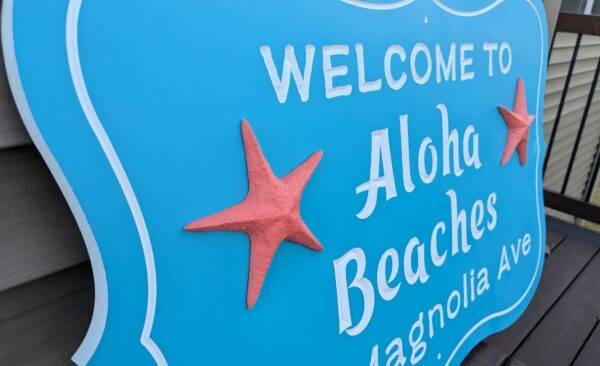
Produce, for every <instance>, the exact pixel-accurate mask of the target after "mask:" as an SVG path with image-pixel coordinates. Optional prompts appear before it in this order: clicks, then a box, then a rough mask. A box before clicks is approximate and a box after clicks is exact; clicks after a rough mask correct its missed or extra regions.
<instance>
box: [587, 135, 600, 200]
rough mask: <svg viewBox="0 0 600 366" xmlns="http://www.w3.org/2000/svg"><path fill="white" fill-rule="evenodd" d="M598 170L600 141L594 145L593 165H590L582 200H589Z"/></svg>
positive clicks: (599, 164) (599, 165)
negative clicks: (590, 168)
mask: <svg viewBox="0 0 600 366" xmlns="http://www.w3.org/2000/svg"><path fill="white" fill-rule="evenodd" d="M598 170H600V142H598V146H597V147H596V158H595V159H594V165H592V170H591V171H590V175H589V176H588V180H587V182H586V183H585V192H584V195H583V200H584V201H585V202H590V200H591V198H592V193H593V192H594V186H595V184H596V179H597V178H598Z"/></svg>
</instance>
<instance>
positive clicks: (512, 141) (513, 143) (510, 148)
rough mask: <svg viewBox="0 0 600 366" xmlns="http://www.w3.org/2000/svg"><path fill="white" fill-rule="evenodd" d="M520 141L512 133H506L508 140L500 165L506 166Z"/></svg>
mask: <svg viewBox="0 0 600 366" xmlns="http://www.w3.org/2000/svg"><path fill="white" fill-rule="evenodd" d="M520 141H521V139H519V138H518V136H516V134H515V133H514V132H512V131H511V130H509V131H508V138H507V139H506V146H505V147H504V153H502V161H501V162H500V163H501V164H502V165H506V163H508V161H509V160H510V157H511V156H512V154H513V153H514V152H515V149H516V148H517V145H518V144H519V143H520Z"/></svg>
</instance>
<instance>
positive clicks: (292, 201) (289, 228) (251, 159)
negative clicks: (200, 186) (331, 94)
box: [185, 120, 323, 309]
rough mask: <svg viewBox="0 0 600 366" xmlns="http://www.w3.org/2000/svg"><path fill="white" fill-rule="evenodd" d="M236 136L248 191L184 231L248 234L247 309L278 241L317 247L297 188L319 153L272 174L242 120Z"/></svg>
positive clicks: (255, 294)
mask: <svg viewBox="0 0 600 366" xmlns="http://www.w3.org/2000/svg"><path fill="white" fill-rule="evenodd" d="M242 138H243V140H244V150H245V152H246V166H247V170H248V194H247V195H246V198H245V199H244V200H243V201H242V202H241V203H239V204H237V205H235V206H232V207H230V208H227V209H225V210H223V211H221V212H218V213H216V214H213V215H211V216H208V217H205V218H203V219H200V220H197V221H194V222H192V223H190V224H188V225H186V227H185V230H187V231H243V232H245V233H246V234H248V236H249V237H250V269H249V273H248V290H247V293H246V306H247V307H248V308H249V309H252V308H253V307H254V305H255V304H256V301H257V300H258V297H259V295H260V291H261V288H262V285H263V282H264V279H265V277H266V275H267V271H268V270H269V267H270V265H271V261H272V260H273V257H274V256H275V252H276V251H277V249H278V248H279V245H280V244H281V242H282V241H284V240H289V241H292V242H294V243H297V244H301V245H304V246H306V247H308V248H310V249H313V250H316V251H322V250H323V247H322V246H321V244H320V243H319V241H318V240H317V239H316V238H315V237H314V236H313V234H312V233H311V232H310V230H309V229H308V227H307V226H306V224H304V222H303V221H302V218H301V216H300V199H301V197H302V191H303V190H304V187H305V186H306V183H308V181H309V179H310V177H311V176H312V174H313V172H314V170H315V168H316V167H317V165H318V164H319V161H320V160H321V157H322V156H323V152H322V151H319V152H317V153H314V154H313V155H312V156H311V157H310V158H308V159H307V160H306V161H304V162H303V163H302V164H301V165H300V166H299V167H297V168H296V169H294V171H292V172H291V173H289V174H288V175H287V176H286V177H284V178H283V179H278V178H277V177H276V176H275V174H274V173H273V171H272V170H271V167H270V166H269V163H268V162H267V160H266V159H265V157H264V155H263V152H262V150H261V148H260V145H259V144H258V141H257V140H256V136H255V135H254V132H253V131H252V128H251V127H250V124H248V122H247V121H246V120H243V121H242Z"/></svg>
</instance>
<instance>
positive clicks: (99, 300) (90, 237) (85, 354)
mask: <svg viewBox="0 0 600 366" xmlns="http://www.w3.org/2000/svg"><path fill="white" fill-rule="evenodd" d="M13 10H14V0H4V2H3V4H2V51H3V54H4V63H5V67H6V73H7V75H8V82H9V84H10V88H11V90H12V94H13V98H14V100H15V104H16V105H17V109H18V110H19V114H20V115H21V119H22V120H23V123H24V124H25V128H26V129H27V132H28V133H29V136H30V137H31V139H32V140H33V143H34V144H35V146H36V147H37V149H38V150H39V151H40V154H41V155H42V158H43V159H44V161H45V162H46V164H47V165H48V168H49V169H50V172H51V173H52V175H53V176H54V179H55V180H56V182H57V184H58V186H59V187H60V190H61V192H62V194H63V195H64V197H65V199H66V201H67V204H68V205H69V208H70V209H71V211H72V212H73V216H74V217H75V221H76V222H77V226H78V227H79V230H81V235H82V236H83V240H84V241H85V246H86V248H87V251H88V255H89V256H90V260H91V263H92V273H93V275H94V311H93V313H92V320H91V322H90V326H89V328H88V331H87V333H86V335H85V338H84V339H83V341H82V343H81V345H80V346H79V349H78V350H77V352H76V353H75V355H74V356H73V358H72V359H73V361H74V362H75V363H78V364H82V363H86V362H87V361H88V360H89V358H90V357H91V355H92V354H94V352H95V351H96V349H97V347H98V344H99V343H100V339H101V338H102V334H103V333H104V328H105V327H106V317H107V314H108V286H107V283H106V272H105V270H104V263H103V262H102V256H101V255H100V250H99V249H98V243H97V242H96V238H95V237H94V233H93V232H92V229H91V227H90V224H89V222H88V221H87V218H86V216H85V214H84V212H83V209H82V208H81V205H80V204H79V201H78V200H77V197H76V196H75V193H74V192H73V189H72V188H71V185H70V184H69V182H68V181H67V179H66V177H65V175H64V173H63V171H62V169H61V168H60V166H59V165H58V162H57V160H56V158H55V157H54V155H53V154H52V152H51V151H50V148H49V147H48V145H47V144H46V141H45V140H44V138H43V136H42V134H41V132H40V130H39V129H38V127H37V124H36V122H35V119H34V117H33V113H32V112H31V109H30V108H29V103H28V102H27V97H26V96H25V91H24V90H23V84H22V83H21V78H20V74H19V69H18V66H17V58H16V52H15V45H14V34H13V31H14V29H13Z"/></svg>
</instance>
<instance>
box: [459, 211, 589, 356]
mask: <svg viewBox="0 0 600 366" xmlns="http://www.w3.org/2000/svg"><path fill="white" fill-rule="evenodd" d="M547 238H548V239H547V253H546V263H545V266H544V272H543V274H542V279H541V281H540V286H539V288H538V290H537V292H536V294H535V296H534V298H533V301H532V302H531V304H530V305H529V306H528V308H527V310H525V312H524V313H523V315H522V316H521V317H520V318H519V320H518V321H517V322H516V323H515V324H513V325H512V326H511V327H509V328H507V329H506V330H504V331H503V332H500V333H497V334H495V335H493V336H491V337H489V338H488V339H486V340H485V341H484V342H482V343H481V344H480V345H479V346H477V348H475V349H474V350H473V351H472V352H471V354H470V355H469V356H468V357H467V359H466V360H465V361H464V362H463V365H465V366H487V365H489V366H492V365H494V366H496V365H508V366H523V365H530V366H538V365H540V366H546V365H557V366H562V365H574V366H583V365H586V366H587V365H600V327H599V326H598V323H599V316H600V234H596V233H592V232H590V231H587V230H585V229H582V228H580V227H577V226H574V225H571V224H567V223H565V222H562V221H559V220H555V219H552V218H548V236H547Z"/></svg>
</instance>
